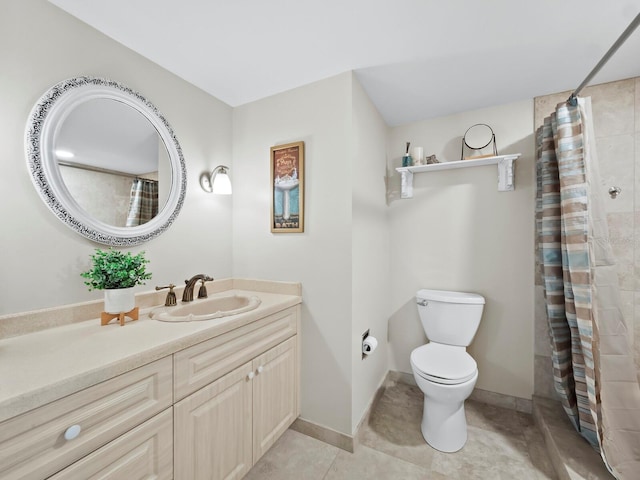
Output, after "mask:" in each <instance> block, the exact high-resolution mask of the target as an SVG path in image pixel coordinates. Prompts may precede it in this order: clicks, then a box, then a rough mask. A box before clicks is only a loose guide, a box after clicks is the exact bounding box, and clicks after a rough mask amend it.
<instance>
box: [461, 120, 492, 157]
mask: <svg viewBox="0 0 640 480" xmlns="http://www.w3.org/2000/svg"><path fill="white" fill-rule="evenodd" d="M497 155H498V148H497V147H496V136H495V134H494V133H493V129H492V128H491V127H490V126H489V125H487V124H486V123H476V124H475V125H472V126H470V127H469V128H468V129H467V131H466V132H465V133H464V136H463V137H462V155H461V156H460V159H461V160H468V159H472V158H483V157H492V156H497Z"/></svg>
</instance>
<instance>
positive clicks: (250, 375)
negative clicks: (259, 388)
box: [247, 372, 256, 380]
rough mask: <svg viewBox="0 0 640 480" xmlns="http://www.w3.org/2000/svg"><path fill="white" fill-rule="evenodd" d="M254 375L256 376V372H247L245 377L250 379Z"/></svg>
mask: <svg viewBox="0 0 640 480" xmlns="http://www.w3.org/2000/svg"><path fill="white" fill-rule="evenodd" d="M255 376H256V374H255V373H253V372H249V373H248V374H247V378H248V379H249V380H251V379H252V378H253V377H255Z"/></svg>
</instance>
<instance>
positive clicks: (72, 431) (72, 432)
mask: <svg viewBox="0 0 640 480" xmlns="http://www.w3.org/2000/svg"><path fill="white" fill-rule="evenodd" d="M81 430H82V427H81V426H80V425H71V426H70V427H69V428H67V429H66V430H65V432H64V439H65V440H73V439H74V438H76V437H77V436H78V435H80V431H81Z"/></svg>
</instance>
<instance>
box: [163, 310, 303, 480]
mask: <svg viewBox="0 0 640 480" xmlns="http://www.w3.org/2000/svg"><path fill="white" fill-rule="evenodd" d="M263 320H266V321H267V322H265V323H263V324H262V325H261V326H260V327H259V329H258V330H257V332H259V331H260V330H261V329H263V328H264V329H266V330H265V332H270V334H271V337H272V338H278V337H279V335H280V334H283V333H282V332H289V333H287V334H286V335H287V336H288V339H287V340H284V341H281V342H280V343H279V344H277V345H275V346H273V347H271V348H270V349H268V350H267V351H266V352H264V353H261V354H259V355H257V356H256V350H255V343H253V344H249V345H246V346H244V347H243V348H240V349H232V350H229V351H227V356H226V357H227V358H228V359H231V358H233V359H244V361H245V363H243V364H241V365H240V366H238V367H236V368H234V369H233V370H231V371H230V372H229V373H226V374H224V376H221V377H220V378H218V379H215V380H214V381H212V382H211V383H209V384H208V385H206V386H205V387H203V388H201V389H200V390H198V391H196V392H195V393H192V394H191V395H189V396H187V397H186V398H184V399H183V400H180V401H179V402H177V403H176V404H175V406H174V425H175V436H174V449H175V450H174V458H175V462H174V474H175V479H176V480H200V479H207V480H210V479H229V480H230V479H240V478H242V477H243V476H244V475H245V474H246V473H247V472H248V471H249V469H250V468H251V467H252V466H253V464H255V462H256V461H257V460H258V459H259V458H260V457H261V456H262V455H263V454H264V453H265V452H266V451H267V450H268V449H269V448H270V447H271V446H272V445H273V444H274V443H275V441H276V440H277V439H278V438H279V437H280V435H282V433H284V431H285V430H286V429H287V428H288V427H289V425H291V423H293V421H294V420H295V419H296V418H297V416H298V414H299V394H298V390H299V388H298V365H299V362H298V344H297V341H298V337H297V335H293V336H292V335H291V333H294V334H295V332H296V330H297V320H298V315H297V310H296V309H295V308H292V309H288V310H285V311H284V312H280V313H279V314H276V315H273V316H270V317H266V318H265V319H263ZM274 325H280V327H279V328H277V329H274V328H273V326H274ZM291 328H293V332H292V331H291ZM256 338H261V339H265V338H268V337H267V336H260V335H257V334H256ZM214 340H216V339H214ZM204 343H207V342H204ZM269 343H270V342H262V343H260V344H261V345H262V347H261V350H262V351H264V348H265V345H267V346H268V344H269ZM209 346H210V347H211V349H210V350H207V349H203V345H202V344H201V345H196V346H195V347H192V348H194V350H193V352H188V350H189V349H187V350H185V351H183V352H180V354H181V355H180V357H181V358H182V361H184V362H188V363H189V364H191V365H193V362H194V358H198V357H200V358H201V359H202V358H203V357H204V358H216V357H217V356H218V355H220V351H218V348H219V344H217V342H212V343H211V344H210V345H209ZM196 352H197V353H196ZM190 353H194V355H191V354H190ZM252 356H253V358H252V359H251V357H252ZM247 357H249V359H250V360H249V361H246V360H247ZM219 362H221V363H222V364H225V363H227V364H230V363H236V362H237V360H234V361H233V362H231V361H230V360H229V361H227V362H225V361H224V360H219ZM196 363H198V364H199V365H201V366H203V365H204V364H206V363H207V362H196ZM216 364H218V363H217V362H216ZM174 366H176V368H177V370H181V368H180V367H179V366H178V364H176V363H174ZM203 369H204V370H210V367H204V366H203ZM177 388H179V387H177ZM176 395H178V393H177V392H176Z"/></svg>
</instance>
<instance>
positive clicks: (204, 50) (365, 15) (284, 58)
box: [50, 0, 640, 125]
mask: <svg viewBox="0 0 640 480" xmlns="http://www.w3.org/2000/svg"><path fill="white" fill-rule="evenodd" d="M50 1H51V2H52V3H53V4H55V5H57V6H59V7H61V8H63V9H64V10H66V11H68V12H69V13H70V14H72V15H74V16H76V17H78V18H79V19H81V20H83V21H84V22H86V23H88V24H89V25H92V26H93V27H95V28H96V29H98V30H100V31H101V32H103V33H105V34H106V35H108V36H110V37H112V38H114V39H115V40H117V41H118V42H120V43H122V44H124V45H126V46H127V47H129V48H131V49H132V50H134V51H136V52H138V53H140V54H141V55H143V56H145V57H147V58H149V59H150V60H152V61H154V62H156V63H157V64H159V65H161V66H162V67H164V68H166V69H167V70H170V71H171V72H173V73H175V74H176V75H178V76H180V77H182V78H183V79H185V80H187V81H189V82H191V83H192V84H194V85H196V86H198V87H200V88H201V89H203V90H205V91H207V92H209V93H210V94H211V95H213V96H215V97H217V98H218V99H220V100H222V101H224V102H226V103H228V104H229V105H231V106H238V105H242V104H244V103H248V102H252V101H254V100H258V99H261V98H264V97H267V96H270V95H273V94H276V93H280V92H283V91H286V90H289V89H292V88H295V87H298V86H301V85H305V84H308V83H311V82H314V81H316V80H320V79H323V78H327V77H330V76H333V75H336V74H339V73H342V72H345V71H349V70H354V71H355V72H356V75H357V77H358V79H359V80H360V82H361V83H362V85H363V87H364V88H365V90H366V91H367V92H368V94H369V96H370V97H371V99H372V100H373V102H374V103H375V105H376V106H377V107H378V109H379V111H380V113H381V114H382V115H383V117H384V118H385V120H386V122H387V123H388V124H389V125H400V124H404V123H408V122H412V121H416V120H422V119H426V118H432V117H438V116H442V115H447V114H452V113H456V112H461V111H467V110H473V109H476V108H482V107H486V106H490V105H498V104H503V103H508V102H512V101H517V100H524V99H528V98H532V97H534V96H538V95H545V94H548V93H553V92H558V91H563V90H570V89H574V88H575V87H577V86H578V84H579V83H580V82H581V81H582V80H583V78H584V77H585V76H586V75H587V74H588V73H589V71H591V69H592V68H593V67H594V66H595V65H596V63H597V62H598V61H599V60H600V58H601V57H602V56H603V54H604V53H605V52H606V51H607V50H608V48H609V47H610V46H611V45H612V44H613V42H614V41H615V40H616V39H617V38H618V36H619V35H620V34H621V33H622V32H623V31H624V29H625V28H626V27H627V26H628V25H629V23H630V22H631V20H633V18H634V17H635V16H636V15H637V14H638V13H639V12H640V0H617V1H612V0H609V1H606V2H605V1H602V0H562V1H558V0H535V1H534V0H530V1H526V2H525V1H514V0H490V1H489V0H485V1H478V0H449V1H444V0H316V1H313V0H225V1H223V0H50ZM633 76H640V29H639V30H638V31H636V33H635V34H634V35H632V37H631V38H630V39H629V40H628V41H627V43H626V44H625V45H623V46H622V48H621V49H620V50H619V51H618V53H617V54H616V55H615V57H614V58H613V59H612V60H611V61H610V62H609V63H608V64H607V66H605V68H604V69H603V70H602V72H601V73H600V74H599V75H598V76H597V77H596V78H595V79H594V81H593V82H592V83H602V82H606V81H611V80H619V79H622V78H628V77H633ZM115 80H118V79H115Z"/></svg>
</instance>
